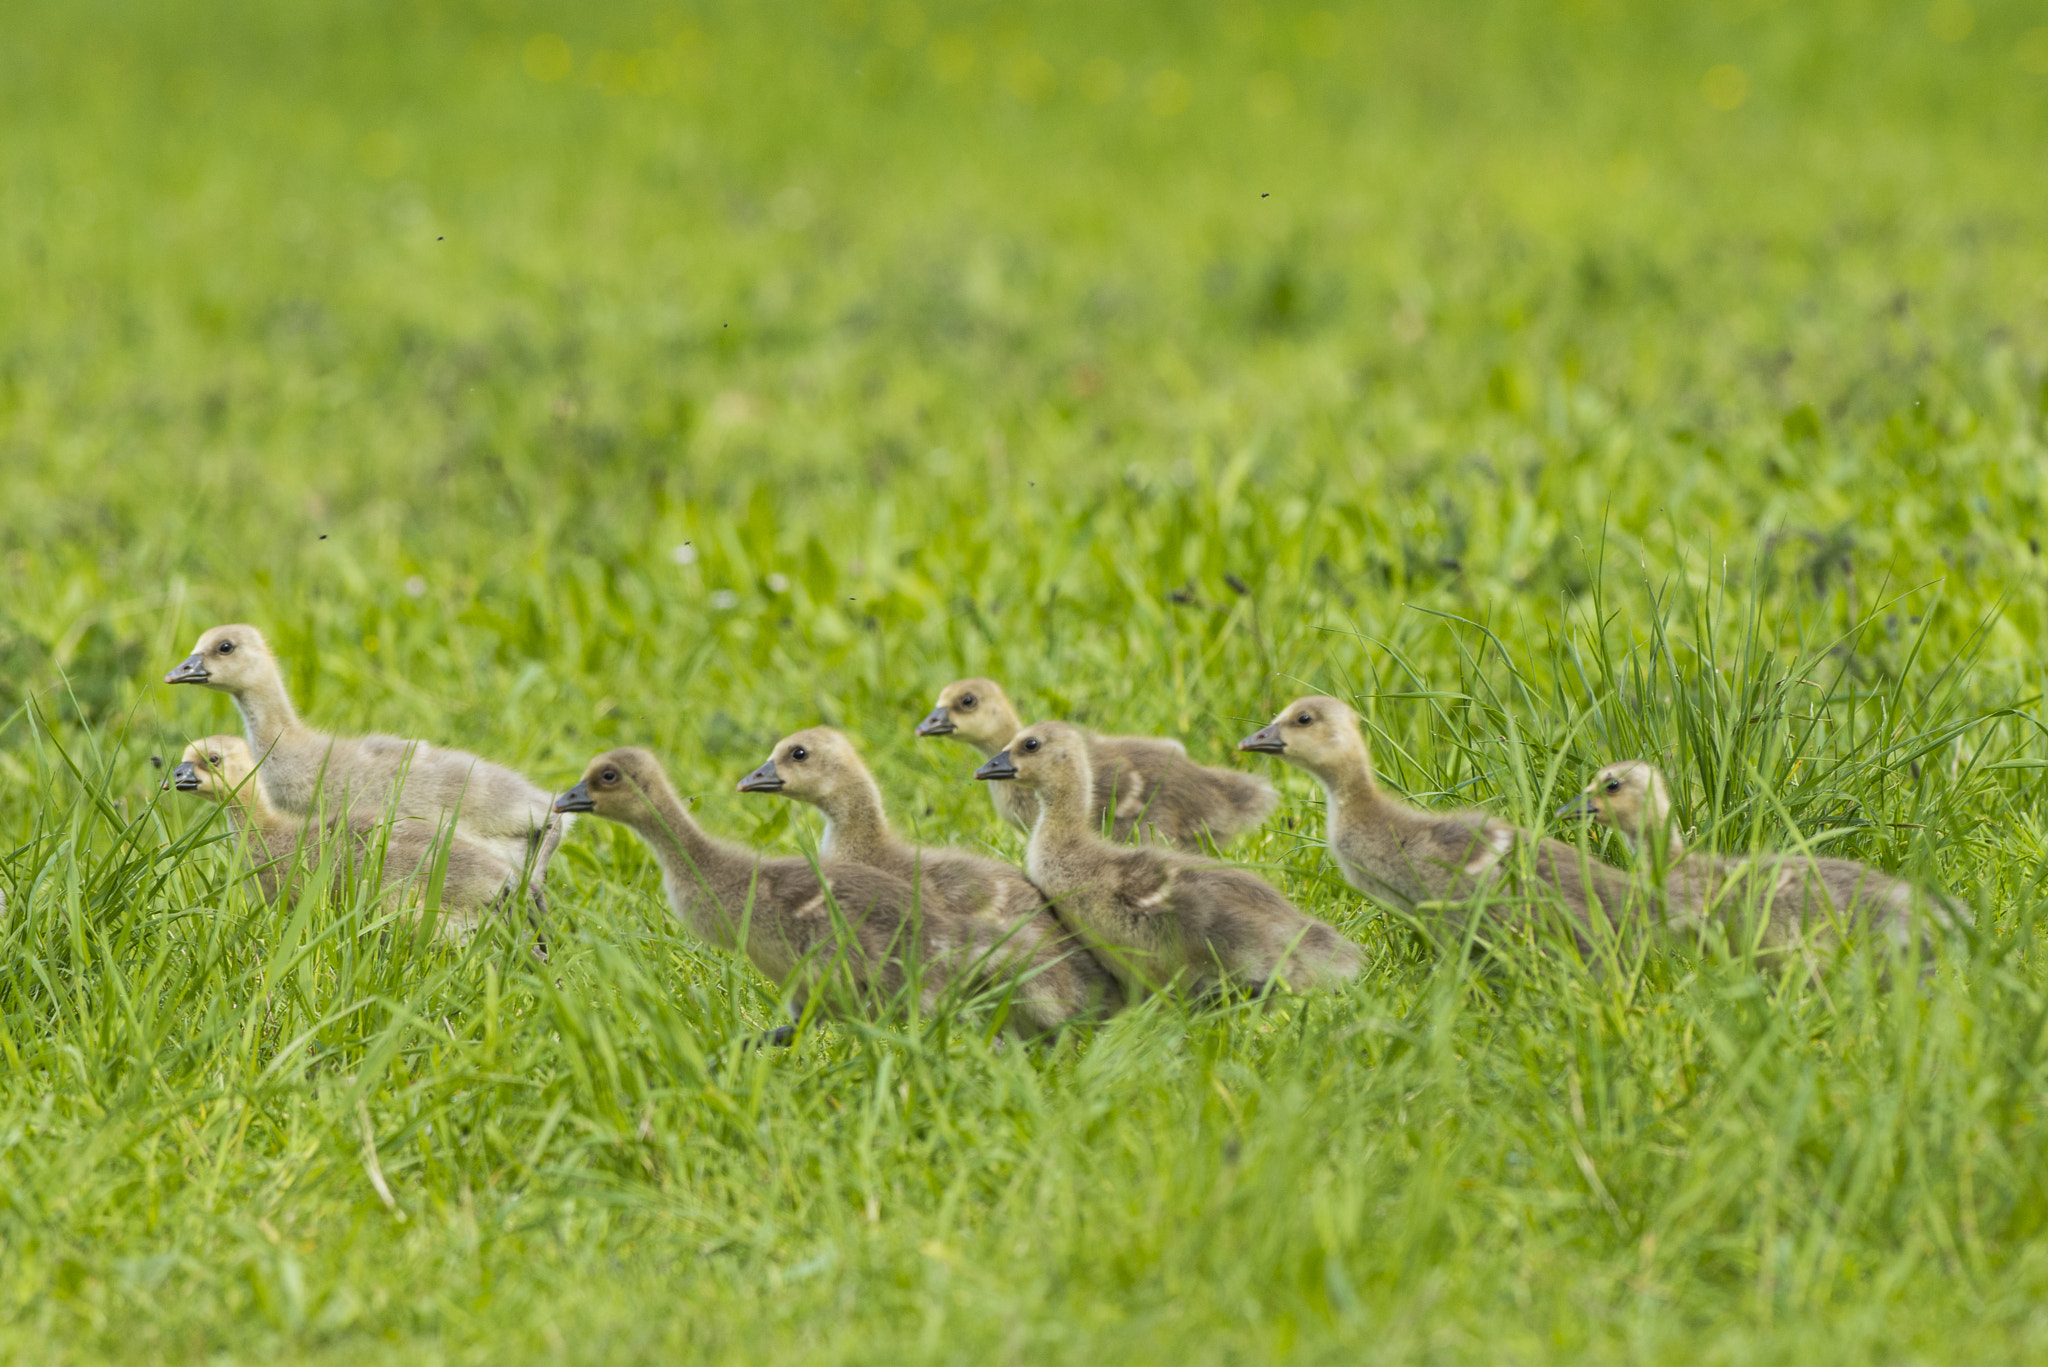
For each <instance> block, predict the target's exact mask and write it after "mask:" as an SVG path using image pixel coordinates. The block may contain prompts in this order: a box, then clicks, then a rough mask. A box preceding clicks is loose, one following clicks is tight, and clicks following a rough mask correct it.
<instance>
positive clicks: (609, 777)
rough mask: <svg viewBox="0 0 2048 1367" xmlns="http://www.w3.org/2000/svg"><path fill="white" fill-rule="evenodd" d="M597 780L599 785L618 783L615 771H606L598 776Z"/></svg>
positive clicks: (616, 771) (617, 772)
mask: <svg viewBox="0 0 2048 1367" xmlns="http://www.w3.org/2000/svg"><path fill="white" fill-rule="evenodd" d="M597 778H598V781H599V782H600V783H617V782H618V781H619V771H618V770H616V769H607V770H605V771H604V772H603V773H601V774H599V775H598V776H597Z"/></svg>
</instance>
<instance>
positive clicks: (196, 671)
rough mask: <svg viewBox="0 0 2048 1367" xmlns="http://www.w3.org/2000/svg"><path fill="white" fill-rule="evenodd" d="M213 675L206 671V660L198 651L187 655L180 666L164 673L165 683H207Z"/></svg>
mask: <svg viewBox="0 0 2048 1367" xmlns="http://www.w3.org/2000/svg"><path fill="white" fill-rule="evenodd" d="M212 677H213V676H212V675H210V674H208V673H207V672H206V660H205V659H204V658H203V657H202V656H200V655H199V653H198V652H197V651H194V652H193V653H192V654H190V655H187V656H186V657H185V658H184V660H182V661H181V662H180V663H179V665H178V667H177V668H176V669H174V670H172V671H171V672H170V673H168V674H166V675H164V682H165V683H205V682H206V681H207V680H208V679H210V678H212Z"/></svg>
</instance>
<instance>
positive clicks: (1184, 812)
mask: <svg viewBox="0 0 2048 1367" xmlns="http://www.w3.org/2000/svg"><path fill="white" fill-rule="evenodd" d="M1023 727H1024V723H1023V722H1022V720H1021V719H1019V717H1018V715H1017V709H1016V708H1015V707H1014V706H1012V705H1011V702H1010V699H1009V696H1008V695H1007V694H1005V693H1004V692H1003V690H1002V688H1001V686H999V685H998V684H997V683H996V682H995V681H994V680H993V679H961V680H958V681H957V682H954V683H950V684H947V685H946V686H945V687H944V688H943V689H941V690H940V691H939V699H938V703H937V705H936V706H934V707H933V708H932V710H931V713H930V714H929V715H928V716H926V717H925V719H924V720H923V721H921V722H919V723H918V726H917V734H918V735H919V736H952V737H954V738H955V739H958V740H962V741H965V742H966V743H967V744H969V745H971V746H973V747H974V749H975V750H976V751H977V752H979V753H980V755H981V756H982V758H983V759H988V758H990V757H992V756H994V755H995V754H996V753H997V752H998V751H1000V750H1002V749H1003V748H1004V747H1005V746H1007V745H1008V744H1009V741H1010V738H1011V737H1012V736H1014V735H1016V734H1017V733H1018V732H1019V731H1021V730H1022V729H1023ZM1083 734H1084V735H1085V736H1086V737H1087V743H1088V758H1089V766H1090V771H1091V772H1092V774H1093V775H1094V777H1093V780H1092V781H1093V785H1094V786H1093V788H1092V790H1091V799H1090V805H1089V818H1090V820H1092V821H1093V822H1094V823H1095V826H1096V829H1097V830H1101V829H1104V828H1105V827H1106V828H1108V829H1109V830H1110V832H1111V834H1112V836H1113V838H1115V839H1116V840H1118V841H1128V840H1132V839H1139V840H1151V841H1164V842H1166V843H1168V844H1173V845H1182V846H1194V845H1199V844H1201V843H1202V841H1203V840H1204V839H1205V838H1206V839H1208V840H1211V841H1214V842H1215V843H1216V844H1217V845H1218V846H1223V845H1227V844H1229V843H1230V842H1231V841H1233V840H1235V839H1237V838H1238V837H1239V836H1241V835H1243V834H1244V833H1245V832H1246V831H1249V830H1253V829H1255V828H1256V827H1257V826H1259V825H1260V824H1261V823H1262V822H1264V821H1265V819H1266V818H1267V817H1268V816H1271V815H1272V813H1273V809H1274V808H1275V807H1276V806H1278V805H1279V802H1280V794H1279V792H1278V791H1277V790H1275V789H1274V787H1273V785H1272V784H1271V783H1268V782H1267V781H1266V780H1265V779H1263V778H1260V777H1259V776H1258V775H1256V774H1246V773H1242V772H1240V771H1238V770H1235V769H1218V768H1213V767H1211V766H1208V765H1202V764H1197V763H1195V762H1194V761H1193V760H1191V759H1189V758H1188V752H1187V747H1186V746H1184V745H1182V744H1181V743H1180V742H1179V741H1177V740H1169V739H1166V738H1163V737H1154V736H1099V735H1095V734H1094V733H1092V732H1083ZM989 796H990V798H991V799H992V800H993V801H994V803H995V809H996V814H997V815H998V816H1000V817H1002V819H1003V820H1005V821H1007V822H1009V823H1010V824H1011V825H1013V826H1015V827H1017V828H1018V829H1019V830H1022V831H1027V832H1028V831H1030V830H1031V829H1032V828H1033V826H1034V825H1035V824H1036V822H1037V819H1038V799H1037V797H1036V796H1035V795H1034V794H1033V793H1032V791H1031V790H1030V789H1028V788H1021V787H1019V786H1018V785H1016V784H1013V783H994V784H990V785H989Z"/></svg>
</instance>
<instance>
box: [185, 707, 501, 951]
mask: <svg viewBox="0 0 2048 1367" xmlns="http://www.w3.org/2000/svg"><path fill="white" fill-rule="evenodd" d="M256 773H257V765H256V758H255V756H254V755H252V754H250V753H249V746H248V743H247V742H246V741H244V740H243V739H242V738H241V737H240V736H207V737H204V738H202V739H200V740H195V741H193V742H192V743H191V744H190V745H188V746H186V747H185V752H184V754H183V755H181V756H180V757H179V762H178V764H177V766H176V767H175V768H173V769H172V770H171V776H170V777H169V778H168V779H165V780H164V783H163V786H164V787H166V788H175V789H176V790H177V791H179V792H181V793H190V794H193V795H195V796H198V797H202V798H205V799H206V800H207V801H208V802H212V803H216V804H218V805H220V806H222V807H224V808H225V809H226V811H227V813H228V819H229V821H230V822H231V823H232V824H233V825H234V827H235V829H236V830H237V831H238V832H240V834H241V837H242V841H243V846H244V848H245V849H246V851H247V852H248V857H249V863H250V866H251V867H252V868H253V869H254V871H255V874H256V882H257V886H258V887H260V888H261V889H262V890H263V900H265V901H266V902H275V901H277V900H278V898H279V897H280V896H281V895H284V894H286V893H292V894H296V892H297V890H298V888H299V887H300V885H301V884H302V883H303V882H304V880H305V877H306V875H307V874H309V873H311V872H312V871H313V870H312V867H311V865H312V862H313V861H314V860H317V859H318V857H319V854H318V851H317V849H315V850H308V851H306V853H305V855H304V857H303V858H302V857H301V854H300V851H301V847H302V846H303V845H304V844H306V842H307V839H308V835H309V828H310V835H311V839H312V841H313V843H314V844H315V845H316V846H317V844H318V843H319V842H320V841H321V840H322V839H324V838H326V836H327V834H328V833H329V832H330V831H333V830H334V829H335V827H336V826H341V829H342V830H345V831H346V834H347V841H348V843H347V845H346V846H345V847H344V850H343V852H344V853H345V854H346V856H347V858H348V859H349V861H350V872H351V873H353V872H354V871H355V870H357V869H360V868H361V867H362V865H363V861H365V860H367V859H368V858H370V857H371V855H372V853H373V851H374V848H375V846H376V843H377V842H378V841H379V840H380V839H381V840H382V842H383V845H384V864H383V889H382V891H383V895H384V896H385V897H387V898H389V899H391V900H393V901H395V902H398V903H400V904H405V903H419V902H421V901H423V900H424V898H425V897H426V895H427V894H428V892H429V890H430V888H431V884H432V877H433V872H434V866H435V863H436V862H437V860H438V859H439V857H440V846H441V844H442V843H443V842H442V840H441V839H439V838H437V834H436V832H435V831H434V829H433V828H432V827H431V826H430V825H429V824H428V823H426V822H424V821H419V820H410V819H404V818H401V819H399V820H397V821H394V822H393V823H392V824H391V827H390V829H389V831H388V832H386V831H380V830H379V829H378V827H379V824H380V823H379V822H378V821H377V820H376V819H375V818H374V817H371V816H369V815H367V814H365V813H355V814H352V815H351V817H350V818H349V819H348V821H347V822H346V824H345V825H342V824H341V823H340V822H339V821H338V820H337V822H335V823H333V824H331V825H329V826H325V827H313V825H312V822H311V820H310V818H307V817H303V816H293V815H290V814H288V813H285V812H280V811H279V810H277V808H275V807H274V806H272V805H271V803H270V799H269V798H268V797H267V796H266V795H265V794H264V791H263V786H262V784H261V783H259V782H258V781H257V780H256V777H255V775H256ZM446 844H447V847H448V849H447V857H446V860H445V864H444V869H443V873H442V875H441V899H440V907H441V919H440V925H439V930H440V933H441V934H443V935H445V936H448V937H449V938H451V939H454V940H457V941H461V940H466V939H468V938H469V936H471V935H472V934H474V933H475V931H476V928H477V926H478V925H479V924H480V923H481V921H482V918H483V916H484V914H485V913H487V912H491V911H496V910H502V909H503V908H504V907H505V906H506V905H507V904H508V903H509V902H510V901H511V899H512V897H513V895H514V894H515V893H516V892H517V890H518V886H519V884H518V870H517V869H515V868H513V867H512V866H511V865H510V864H508V863H507V862H506V861H505V860H504V859H502V858H500V857H499V856H498V855H497V853H496V852H494V851H492V850H490V849H487V848H485V847H484V846H481V845H474V844H471V843H470V842H468V841H466V840H461V839H451V840H448V841H446Z"/></svg>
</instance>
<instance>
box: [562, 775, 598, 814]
mask: <svg viewBox="0 0 2048 1367" xmlns="http://www.w3.org/2000/svg"><path fill="white" fill-rule="evenodd" d="M555 810H556V811H558V812H594V811H596V810H597V804H596V803H595V802H592V801H591V800H590V784H589V783H588V782H587V781H586V782H583V783H579V784H577V785H576V786H575V787H574V788H571V789H570V790H569V791H568V792H566V793H563V794H561V795H560V796H558V797H557V798H556V799H555Z"/></svg>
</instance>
